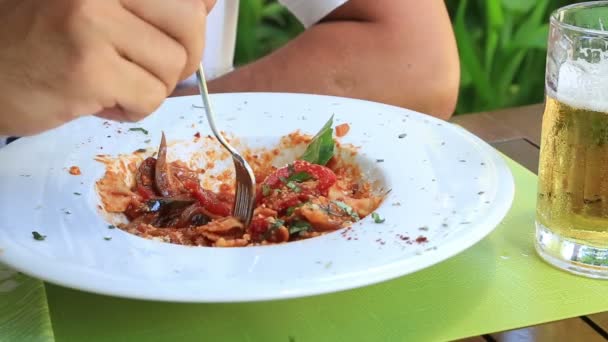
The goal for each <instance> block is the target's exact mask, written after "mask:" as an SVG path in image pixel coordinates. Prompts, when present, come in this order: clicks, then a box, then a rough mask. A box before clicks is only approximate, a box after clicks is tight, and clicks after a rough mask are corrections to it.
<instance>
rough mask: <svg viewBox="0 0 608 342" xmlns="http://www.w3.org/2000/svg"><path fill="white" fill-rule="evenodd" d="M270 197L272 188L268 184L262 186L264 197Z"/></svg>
mask: <svg viewBox="0 0 608 342" xmlns="http://www.w3.org/2000/svg"><path fill="white" fill-rule="evenodd" d="M268 195H270V187H269V186H268V184H264V185H262V196H264V197H268Z"/></svg>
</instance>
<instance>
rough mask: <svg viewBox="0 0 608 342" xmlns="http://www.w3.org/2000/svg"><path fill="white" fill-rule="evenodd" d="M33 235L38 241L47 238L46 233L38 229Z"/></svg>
mask: <svg viewBox="0 0 608 342" xmlns="http://www.w3.org/2000/svg"><path fill="white" fill-rule="evenodd" d="M32 236H33V237H34V240H37V241H43V240H44V239H46V235H42V234H40V233H38V232H36V231H33V232H32Z"/></svg>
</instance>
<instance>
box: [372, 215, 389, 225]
mask: <svg viewBox="0 0 608 342" xmlns="http://www.w3.org/2000/svg"><path fill="white" fill-rule="evenodd" d="M372 218H373V219H374V222H376V223H384V221H386V219H383V218H382V217H380V215H379V214H378V213H372Z"/></svg>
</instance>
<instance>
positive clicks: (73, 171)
mask: <svg viewBox="0 0 608 342" xmlns="http://www.w3.org/2000/svg"><path fill="white" fill-rule="evenodd" d="M68 172H69V173H70V174H71V175H73V176H80V175H81V172H80V168H79V167H78V166H70V170H69V171H68Z"/></svg>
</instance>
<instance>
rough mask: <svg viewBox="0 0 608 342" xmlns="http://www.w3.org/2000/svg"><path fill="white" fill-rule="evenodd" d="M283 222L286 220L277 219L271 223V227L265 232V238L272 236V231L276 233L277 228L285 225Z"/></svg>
mask: <svg viewBox="0 0 608 342" xmlns="http://www.w3.org/2000/svg"><path fill="white" fill-rule="evenodd" d="M283 224H285V221H283V220H280V219H276V220H275V221H274V222H273V223H272V224H271V225H270V227H268V230H267V231H266V232H265V233H264V240H266V239H268V238H269V237H270V235H272V233H274V232H275V231H276V230H277V229H279V228H281V226H283Z"/></svg>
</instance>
